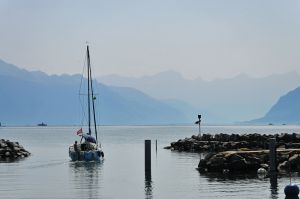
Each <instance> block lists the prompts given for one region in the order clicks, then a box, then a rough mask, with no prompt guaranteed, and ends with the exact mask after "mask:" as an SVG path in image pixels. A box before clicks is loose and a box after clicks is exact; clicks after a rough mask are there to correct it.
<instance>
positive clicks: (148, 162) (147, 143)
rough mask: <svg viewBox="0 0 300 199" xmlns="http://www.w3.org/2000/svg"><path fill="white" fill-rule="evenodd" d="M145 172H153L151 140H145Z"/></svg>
mask: <svg viewBox="0 0 300 199" xmlns="http://www.w3.org/2000/svg"><path fill="white" fill-rule="evenodd" d="M145 172H151V140H145Z"/></svg>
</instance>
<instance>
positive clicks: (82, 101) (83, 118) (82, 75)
mask: <svg viewBox="0 0 300 199" xmlns="http://www.w3.org/2000/svg"><path fill="white" fill-rule="evenodd" d="M86 59H87V56H86V55H85V56H84V62H83V64H82V65H83V67H82V72H81V79H80V86H79V95H78V98H79V102H80V106H81V110H80V112H82V113H83V117H82V118H81V126H83V124H84V121H85V119H86V114H85V111H84V98H82V99H81V96H80V95H81V94H80V93H81V89H82V84H83V80H84V71H85V67H86Z"/></svg>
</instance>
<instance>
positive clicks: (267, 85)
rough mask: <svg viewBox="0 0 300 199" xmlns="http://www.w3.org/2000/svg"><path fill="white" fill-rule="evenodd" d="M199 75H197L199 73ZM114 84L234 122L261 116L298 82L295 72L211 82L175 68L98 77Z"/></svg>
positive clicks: (298, 83) (106, 82)
mask: <svg viewBox="0 0 300 199" xmlns="http://www.w3.org/2000/svg"><path fill="white" fill-rule="evenodd" d="M199 75H201V74H199ZM98 79H99V80H100V81H101V82H103V83H105V84H108V85H114V86H120V85H123V86H129V87H133V88H136V89H138V90H141V91H143V92H145V93H146V94H148V95H150V96H153V97H155V98H157V99H162V100H170V99H171V100H174V99H175V100H180V101H183V102H185V103H187V104H189V105H190V106H192V107H196V108H194V109H195V110H197V109H199V110H203V111H207V115H210V116H213V118H211V117H206V118H205V119H206V120H212V121H211V122H217V123H219V122H237V121H245V120H251V119H253V118H258V117H261V116H262V115H264V114H265V113H266V112H267V111H268V110H269V109H270V108H271V106H272V104H274V103H275V102H276V100H277V99H278V98H279V97H280V96H281V95H282V94H283V93H286V92H287V91H289V90H292V89H295V88H297V87H298V86H299V85H300V75H299V74H298V73H297V72H290V73H286V74H274V75H270V76H268V77H262V78H253V77H249V76H247V75H243V74H241V75H239V76H236V77H233V78H228V79H216V80H212V81H206V80H202V79H201V78H197V79H193V80H190V79H186V78H184V77H183V76H182V75H181V74H180V73H177V72H175V71H165V72H161V73H158V74H155V75H151V76H144V77H139V78H134V77H122V76H118V75H108V76H102V77H99V78H98Z"/></svg>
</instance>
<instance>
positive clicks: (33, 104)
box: [0, 60, 189, 125]
mask: <svg viewBox="0 0 300 199" xmlns="http://www.w3.org/2000/svg"><path fill="white" fill-rule="evenodd" d="M80 82H81V75H47V74H46V73H43V72H40V71H27V70H24V69H20V68H19V67H17V66H15V65H12V64H8V63H6V62H4V61H1V60H0V107H1V111H0V122H1V123H2V124H4V125H36V124H37V123H40V122H45V123H48V124H49V125H68V124H69V125H73V124H80V123H81V122H82V121H84V119H85V118H86V117H84V112H83V111H82V110H84V109H85V105H84V100H79V99H82V96H81V95H79V87H80ZM83 82H86V80H85V79H83ZM94 88H96V91H95V93H98V94H99V95H97V103H96V106H97V108H98V109H99V111H98V116H99V117H100V124H102V125H124V124H126V125H132V124H134V125H140V124H178V123H187V122H189V121H188V119H187V118H186V114H185V113H183V112H182V111H181V110H179V109H176V108H175V107H174V106H173V105H170V104H168V103H167V102H165V101H162V100H157V99H155V98H153V97H150V96H148V95H146V94H145V93H143V92H141V91H138V90H137V89H134V88H128V87H118V86H107V85H104V84H101V83H99V82H94ZM98 109H97V110H98ZM85 114H86V113H85Z"/></svg>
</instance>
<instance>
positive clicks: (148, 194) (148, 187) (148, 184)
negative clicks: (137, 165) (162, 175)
mask: <svg viewBox="0 0 300 199" xmlns="http://www.w3.org/2000/svg"><path fill="white" fill-rule="evenodd" d="M152 190H153V187H152V176H151V170H145V198H146V199H151V198H153V195H152Z"/></svg>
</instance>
